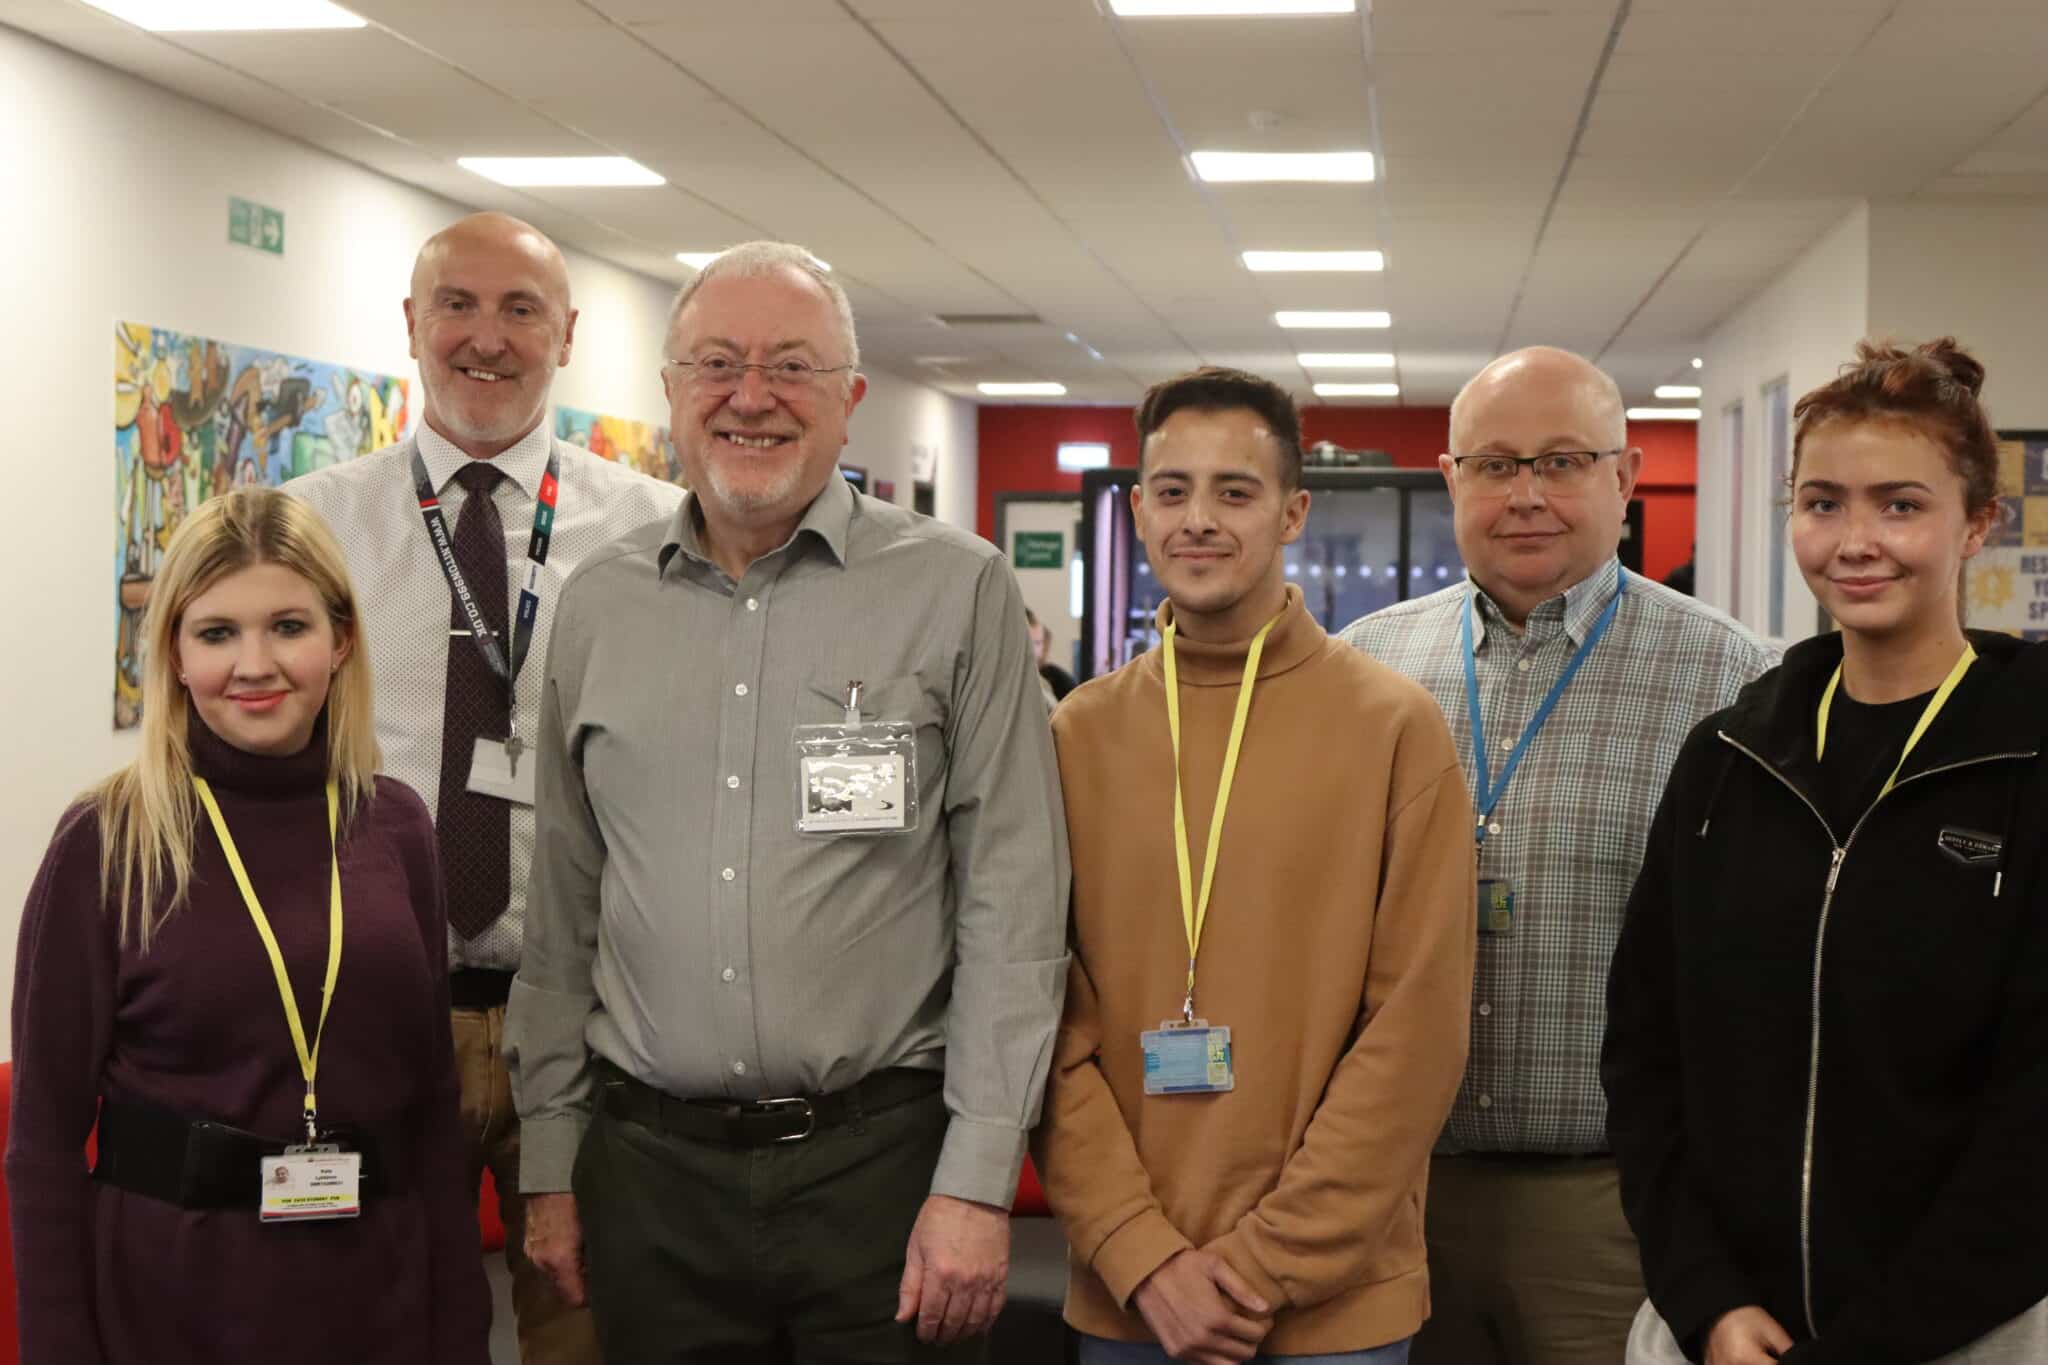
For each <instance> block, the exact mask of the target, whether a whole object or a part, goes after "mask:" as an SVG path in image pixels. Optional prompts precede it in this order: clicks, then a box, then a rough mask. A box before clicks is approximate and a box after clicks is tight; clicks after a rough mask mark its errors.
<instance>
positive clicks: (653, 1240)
mask: <svg viewBox="0 0 2048 1365" xmlns="http://www.w3.org/2000/svg"><path fill="white" fill-rule="evenodd" d="M946 1123H947V1114H946V1108H945V1102H944V1099H943V1098H942V1096H941V1095H940V1094H939V1093H938V1092H933V1093H932V1094H930V1095H927V1096H923V1097H920V1098H918V1099H914V1100H910V1101H907V1102H905V1103H902V1104H897V1105H893V1106H891V1107H889V1108H886V1109H882V1110H878V1111H876V1112H873V1113H868V1114H863V1115H860V1116H859V1117H857V1118H855V1119H854V1120H852V1121H850V1122H848V1123H844V1124H841V1125H839V1126H838V1127H835V1128H829V1129H826V1130H825V1131H823V1132H820V1133H817V1134H814V1135H813V1136H811V1137H809V1138H806V1139H805V1140H803V1141H801V1142H789V1143H780V1144H776V1145H773V1146H767V1147H728V1146H725V1145H723V1144H719V1143H710V1142H702V1141H697V1140H694V1139H690V1138H684V1137H679V1136H676V1135H673V1134H670V1133H666V1132H661V1131H658V1130H656V1129H653V1128H649V1127H646V1126H644V1125H642V1124H639V1123H635V1122H631V1121H629V1120H625V1119H620V1118H615V1117H613V1116H611V1115H609V1114H606V1113H605V1112H603V1107H602V1106H601V1105H600V1106H599V1108H598V1112H597V1113H596V1114H595V1116H594V1117H593V1118H592V1120H591V1125H590V1129H589V1131H588V1132H587V1133H586V1134H585V1136H584V1139H583V1145H582V1147H581V1148H580V1149H579V1150H578V1152H577V1154H576V1168H575V1174H574V1176H573V1184H574V1188H575V1193H576V1205H577V1210H578V1212H579V1213H580V1214H581V1216H582V1221H583V1238H584V1255H585V1261H586V1268H587V1283H588V1285H589V1289H590V1304H591V1309H592V1311H593V1313H594V1315H595V1317H596V1320H597V1336H598V1342H599V1344H600V1345H601V1346H602V1348H603V1350H604V1356H605V1359H606V1360H608V1361H611V1362H614V1365H869V1362H873V1363H874V1365H885V1363H886V1365H912V1363H913V1362H914V1365H941V1363H943V1365H954V1363H955V1362H972V1361H978V1360H980V1359H982V1356H983V1346H982V1341H981V1340H980V1339H976V1340H974V1341H972V1342H969V1343H965V1344H962V1345H958V1346H954V1347H951V1348H940V1347H935V1346H925V1345H921V1344H920V1343H919V1342H918V1341H917V1338H916V1331H915V1325H914V1324H898V1323H897V1322H895V1321H894V1318H895V1315H896V1293H897V1288H898V1285H899V1284H900V1283H901V1281H902V1277H903V1254H904V1247H905V1245H906V1244H907V1243H908V1242H909V1239H910V1229H911V1225H912V1224H913V1223H914V1222H915V1221H916V1220H917V1214H918V1210H919V1209H920V1208H921V1207H922V1206H923V1203H924V1200H925V1196H926V1195H927V1194H928V1193H929V1192H930V1188H931V1179H932V1172H933V1170H934V1169H935V1168H936V1167H937V1165H938V1160H939V1146H940V1144H941V1143H942V1142H943V1141H944V1139H945V1135H946Z"/></svg>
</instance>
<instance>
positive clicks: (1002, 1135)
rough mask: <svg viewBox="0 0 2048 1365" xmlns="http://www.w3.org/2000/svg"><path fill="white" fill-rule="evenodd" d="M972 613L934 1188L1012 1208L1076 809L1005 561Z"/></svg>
mask: <svg viewBox="0 0 2048 1365" xmlns="http://www.w3.org/2000/svg"><path fill="white" fill-rule="evenodd" d="M973 610H974V616H973V623H972V630H971V633H970V637H969V638H968V640H967V641H966V644H965V649H964V654H963V656H962V658H961V660H960V662H959V665H958V668H957V671H956V675H955V676H956V679H957V681H956V685H955V689H954V705H953V707H952V710H951V715H950V721H949V728H948V734H947V737H946V738H947V769H948V773H947V780H946V802H945V814H946V829H947V839H948V843H949V847H950V857H951V866H952V879H953V891H954V904H955V907H956V912H955V913H956V922H955V935H954V967H953V984H952V994H951V999H950V1003H949V1004H948V1006H947V1010H946V1108H947V1110H948V1112H949V1113H950V1114H951V1115H952V1122H951V1124H950V1126H949V1127H948V1129H947V1132H946V1140H945V1145H944V1147H943V1148H942V1149H941V1152H940V1155H939V1164H938V1169H937V1170H936V1171H935V1172H934V1174H933V1176H932V1187H931V1188H932V1193H934V1194H945V1195H951V1196H953V1197H955V1198H959V1199H971V1200H974V1201H976V1202H979V1203H983V1204H994V1205H999V1206H1001V1207H1004V1208H1007V1207H1009V1204H1010V1202H1011V1199H1012V1198H1013V1196H1014V1195H1015V1193H1016V1187H1017V1173H1018V1170H1019V1168H1020V1167H1021V1166H1022V1164H1023V1160H1024V1142H1025V1135H1026V1134H1027V1133H1028V1132H1029V1131H1030V1129H1031V1127H1032V1126H1033V1125H1034V1124H1035V1123H1037V1121H1038V1112H1039V1105H1040V1102H1041V1101H1042V1099H1043V1097H1044V1092H1045V1078H1046V1072H1047V1070H1048V1069H1049V1067H1050V1066H1051V1061H1052V1046H1053V1035H1054V1032H1055V1030H1056V1029H1057V1028H1058V1025H1059V1018H1060V1006H1061V1002H1062V999H1063V997H1064V995H1065V991H1066V979H1067V961H1068V959H1067V953H1066V922H1067V892H1068V859H1067V837H1066V816H1065V813H1064V811H1063V809H1062V807H1061V804H1060V788H1059V770H1058V766H1057V765H1056V763H1055V762H1054V760H1053V752H1052V735H1051V731H1050V730H1049V728H1048V727H1047V725H1046V717H1045V704H1044V702H1043V701H1042V700H1041V699H1040V697H1039V693H1038V682H1037V671H1036V668H1035V666H1034V664H1033V660H1032V657H1031V649H1030V638H1029V635H1028V632H1027V630H1026V626H1025V620H1024V600H1023V597H1022V595H1021V594H1020V593H1019V592H1018V590H1017V582H1016V579H1015V578H1014V577H1013V576H1012V575H1011V573H1010V568H1009V564H1008V563H1007V562H1006V561H1004V560H1001V559H994V558H991V559H988V560H986V561H984V562H983V564H982V566H981V572H980V577H979V579H978V581H977V583H976V587H975V600H974V609H973Z"/></svg>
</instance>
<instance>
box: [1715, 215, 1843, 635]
mask: <svg viewBox="0 0 2048 1365" xmlns="http://www.w3.org/2000/svg"><path fill="white" fill-rule="evenodd" d="M1871 269H1872V256H1871V214H1870V210H1869V208H1868V206H1866V205H1858V206H1857V207H1856V208H1855V209H1854V210H1853V211H1851V212H1850V213H1849V214H1848V215H1847V216H1845V217H1844V218H1843V219H1842V220H1841V221H1840V222H1838V223H1837V224H1835V226H1834V227H1832V228H1830V229H1828V231H1827V232H1825V233H1823V234H1822V235H1821V236H1820V237H1819V238H1818V239H1817V240H1816V241H1815V242H1814V243H1813V245H1812V246H1810V247H1808V248H1807V249H1806V251H1805V252H1803V253H1802V254H1801V255H1800V256H1799V258H1798V259H1797V260H1796V261H1794V262H1793V263H1792V264H1791V265H1790V266H1788V267H1787V268H1786V270H1785V272H1784V273H1783V274H1781V275H1779V276H1778V277H1777V278H1776V279H1775V280H1773V281H1772V282H1771V283H1770V284H1768V285H1766V286H1765V287H1764V288H1763V289H1761V290H1759V291H1758V292H1757V293H1756V294H1755V295H1753V296H1752V297H1751V298H1750V299H1749V300H1748V301H1747V302H1745V303H1744V304H1743V305H1742V306H1741V307H1739V308H1738V309H1736V311H1735V312H1734V313H1733V314H1731V315H1730V316H1729V317H1728V318H1727V320H1726V321H1724V322H1723V323H1722V324H1721V325H1720V326H1719V327H1717V328H1715V330H1714V332H1713V334H1712V335H1711V336H1709V337H1708V339H1707V342H1706V344H1705V345H1704V346H1703V347H1702V348H1701V351H1700V354H1701V356H1702V358H1704V359H1705V361H1706V362H1707V363H1706V367H1705V368H1704V369H1702V370H1701V371H1700V372H1699V373H1700V385H1701V388H1702V389H1703V390H1704V392H1703V394H1702V396H1701V399H1700V442H1699V502H1698V507H1699V512H1698V516H1699V593H1700V596H1701V597H1702V598H1703V599H1705V600H1706V601H1708V602H1711V603H1713V604H1714V605H1715V606H1717V607H1720V608H1721V609H1723V610H1724V611H1728V612H1730V613H1731V614H1733V615H1735V616H1736V617H1738V618H1739V619H1741V620H1742V621H1743V622H1744V623H1745V624H1747V625H1749V626H1750V627H1751V628H1752V629H1754V630H1757V631H1759V632H1761V631H1763V630H1764V629H1765V628H1766V626H1767V624H1768V621H1769V610H1768V604H1767V602H1766V600H1765V599H1766V596H1767V591H1766V589H1767V585H1768V582H1769V570H1770V553H1771V541H1772V538H1773V537H1780V536H1782V535H1783V534H1784V516H1783V513H1782V511H1781V510H1780V508H1779V506H1778V504H1779V502H1780V501H1781V500H1782V497H1783V493H1782V490H1780V489H1776V488H1772V487H1771V486H1770V469H1769V463H1768V462H1769V459H1770V442H1769V441H1768V439H1767V433H1766V432H1765V430H1764V422H1763V410H1764V403H1763V390H1764V387H1765V386H1766V385H1768V384H1770V383H1772V382H1773V381H1775V380H1778V379H1785V380H1787V381H1788V385H1787V386H1788V388H1789V389H1790V396H1791V398H1792V399H1793V400H1795V401H1796V400H1797V399H1798V397H1799V395H1800V394H1803V393H1805V392H1806V391H1807V390H1808V389H1811V388H1813V387H1814V386H1816V385H1818V384H1822V383H1825V382H1826V381H1827V380H1829V379H1831V378H1833V377H1834V375H1835V372H1836V369H1837V367H1839V366H1840V365H1841V364H1842V362H1844V361H1845V360H1848V359H1849V358H1850V356H1851V354H1852V353H1853V351H1854V349H1855V345H1856V342H1857V340H1858V339H1860V338H1861V337H1862V336H1863V334H1864V326H1865V322H1866V319H1867V318H1868V316H1869V301H1870V280H1871ZM1738 400H1740V401H1741V403H1742V421H1743V439H1742V455H1743V468H1742V471H1741V478H1740V486H1741V502H1742V509H1741V510H1742V516H1741V542H1742V543H1741V545H1740V547H1737V546H1736V545H1735V544H1734V538H1735V530H1734V520H1735V518H1734V506H1733V498H1732V494H1733V492H1734V488H1735V485H1736V482H1737V480H1736V477H1735V473H1734V471H1733V469H1732V468H1731V464H1730V453H1729V449H1728V446H1729V441H1728V438H1727V434H1726V432H1725V429H1724V419H1723V413H1724V412H1725V410H1726V409H1727V408H1728V406H1729V405H1730V404H1732V403H1734V402H1736V401H1738ZM1738 550H1739V553H1740V556H1741V574H1740V578H1741V587H1740V596H1741V601H1739V602H1738V601H1734V600H1732V598H1733V594H1732V593H1731V591H1730V584H1731V579H1732V578H1733V577H1734V576H1735V575H1734V572H1733V569H1734V565H1735V563H1736V555H1737V553H1738ZM1785 601H1786V609H1785V613H1784V620H1785V633H1786V635H1787V636H1789V637H1792V638H1798V637H1801V636H1805V635H1809V634H1811V633H1812V632H1813V628H1814V623H1815V619H1816V615H1815V606H1814V601H1813V597H1812V594H1810V593H1808V592H1807V590H1806V584H1805V583H1804V582H1803V581H1801V579H1800V577H1799V573H1798V570H1797V568H1796V567H1795V566H1792V565H1791V564H1789V563H1788V564H1787V567H1786V573H1785Z"/></svg>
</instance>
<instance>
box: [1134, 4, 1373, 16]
mask: <svg viewBox="0 0 2048 1365" xmlns="http://www.w3.org/2000/svg"><path fill="white" fill-rule="evenodd" d="M1109 7H1110V9H1111V10H1112V11H1114V12H1115V13H1116V14H1117V15H1118V16H1119V17H1121V18H1125V19H1151V18H1163V17H1167V16H1176V15H1177V16H1180V17H1183V18H1188V17H1206V16H1211V15H1228V14H1238V15H1263V14H1356V13H1357V12H1358V0H1109Z"/></svg>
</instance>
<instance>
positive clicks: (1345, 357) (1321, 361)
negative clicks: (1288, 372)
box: [1294, 351, 1394, 370]
mask: <svg viewBox="0 0 2048 1365" xmlns="http://www.w3.org/2000/svg"><path fill="white" fill-rule="evenodd" d="M1294 358H1295V359H1296V360H1298V361H1300V362H1301V367H1302V368H1303V369H1304V370H1391V369H1393V368H1394V357H1393V356H1392V355H1391V354H1389V353H1388V352H1386V351H1304V352H1302V353H1301V354H1300V355H1298V356H1296V357H1294Z"/></svg>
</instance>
